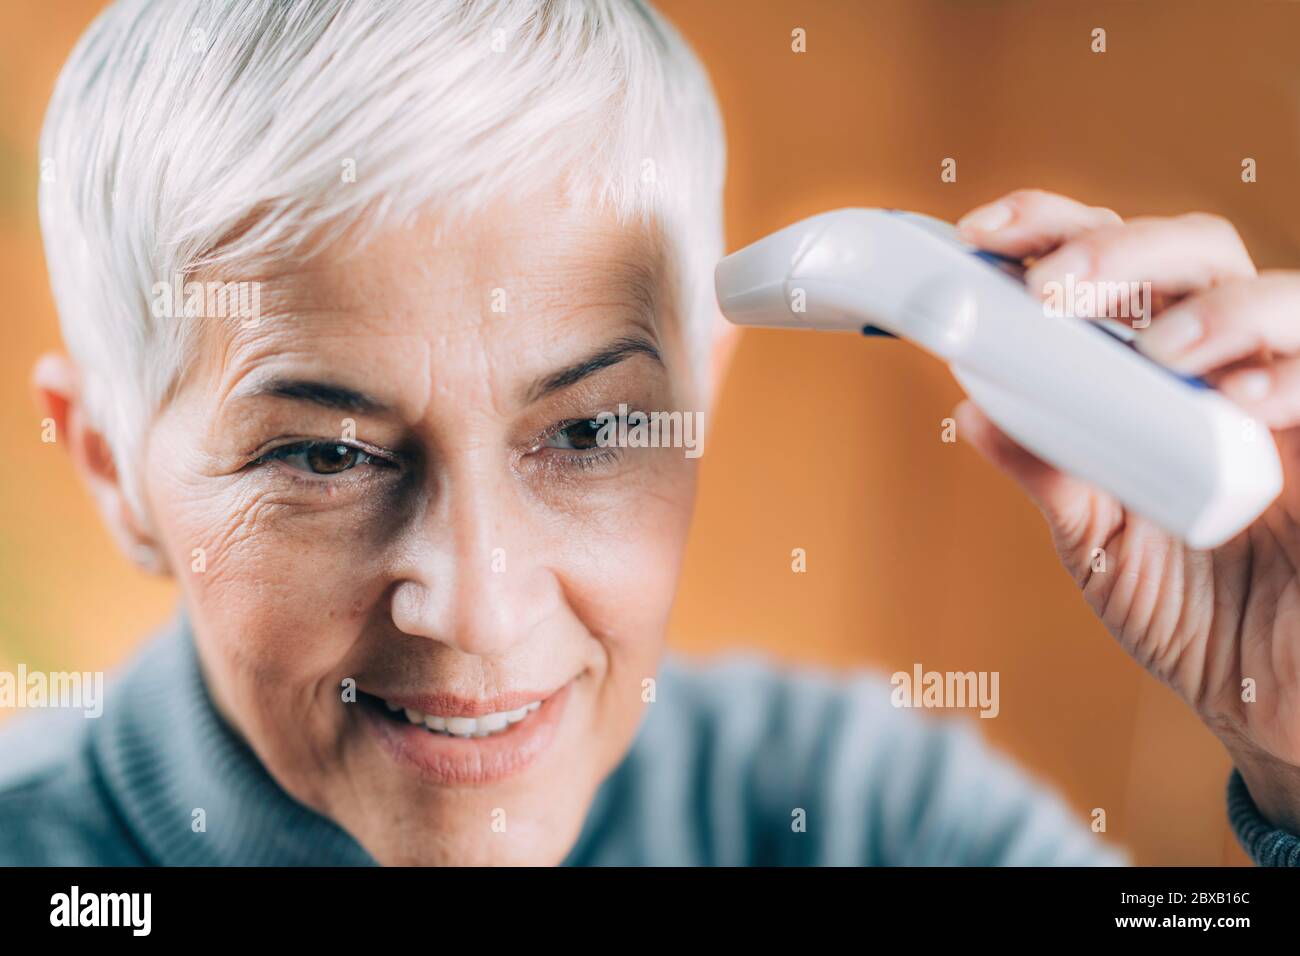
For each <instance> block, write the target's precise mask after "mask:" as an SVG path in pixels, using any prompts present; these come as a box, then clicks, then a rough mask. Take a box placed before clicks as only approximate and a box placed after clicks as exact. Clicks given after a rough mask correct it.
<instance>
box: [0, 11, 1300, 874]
mask: <svg viewBox="0 0 1300 956" xmlns="http://www.w3.org/2000/svg"><path fill="white" fill-rule="evenodd" d="M102 6H103V4H102V2H100V0H7V2H5V3H4V4H3V5H0V288H3V289H4V290H5V292H6V294H7V295H8V296H9V305H8V307H7V311H8V315H9V324H8V328H9V332H8V333H7V334H6V336H5V339H6V342H5V345H6V347H5V348H4V349H3V350H2V351H0V373H2V374H0V389H3V392H2V393H0V439H2V440H3V443H4V447H5V448H6V449H7V450H9V451H11V452H13V453H14V455H16V456H17V457H16V458H11V459H10V460H9V466H8V467H6V468H4V469H2V470H0V500H2V501H3V503H4V504H3V509H4V510H3V514H2V515H0V517H2V518H3V520H2V521H0V535H3V537H2V538H0V668H12V667H16V665H17V663H18V662H19V661H22V662H25V663H26V664H27V665H28V666H29V667H31V668H42V667H44V668H49V669H78V670H83V669H107V668H110V667H112V666H113V665H114V664H116V663H118V662H119V661H121V660H123V659H124V658H125V657H126V656H127V655H128V654H129V652H130V651H131V650H132V648H134V647H135V646H136V645H137V644H138V643H139V641H140V640H141V639H142V638H143V637H144V636H145V635H147V634H148V633H149V632H150V631H151V630H152V629H153V628H155V627H156V626H157V625H158V624H159V623H160V622H162V621H163V620H164V619H165V618H166V617H167V616H168V614H169V613H170V612H171V610H172V608H173V604H174V601H175V600H176V593H175V590H174V588H173V587H172V586H171V585H170V584H168V583H167V582H163V581H158V580H155V579H151V578H148V577H146V576H144V575H143V574H142V573H140V572H138V571H135V570H134V569H133V568H132V567H131V566H130V565H129V564H128V562H127V561H126V560H125V559H124V558H122V557H120V556H119V555H118V554H117V553H116V551H115V549H114V547H113V545H112V543H111V541H110V540H109V538H108V535H107V533H106V532H105V531H104V530H103V528H102V527H101V524H100V522H99V520H98V518H97V516H96V515H95V513H94V511H93V508H92V505H91V503H90V501H89V499H88V498H87V496H86V495H85V493H84V492H83V491H82V490H81V489H80V487H79V486H78V485H77V484H76V481H75V478H74V476H73V473H72V469H71V467H70V465H69V463H68V462H67V460H66V456H65V455H64V454H63V452H62V450H61V449H60V448H59V447H58V446H57V445H47V444H43V443H42V442H41V441H40V418H41V416H40V414H39V413H38V412H37V410H36V408H35V406H34V405H33V403H32V401H31V397H30V394H29V391H28V385H27V383H28V374H29V370H30V368H31V365H32V362H33V360H34V359H35V357H36V356H37V355H38V354H39V353H40V352H41V351H42V350H46V349H50V348H57V347H58V346H59V340H58V333H57V327H56V321H55V316H54V310H53V305H52V302H51V297H50V293H49V287H48V282H47V278H46V274H45V267H44V262H43V256H42V252H41V246H40V237H39V231H38V225H37V218H36V187H37V180H38V176H39V163H38V156H37V150H36V141H37V136H38V132H39V129H40V123H41V119H42V116H43V114H44V110H45V105H46V103H47V101H48V98H49V95H50V91H51V89H52V87H53V83H54V79H55V76H56V75H57V72H58V70H59V68H60V66H61V65H62V62H63V60H64V58H65V57H66V56H67V54H68V53H69V52H70V50H71V48H72V46H73V44H74V43H75V41H76V39H77V37H78V36H79V34H80V33H81V31H82V30H84V29H85V27H86V26H87V24H88V23H89V22H90V20H91V19H92V18H93V17H94V15H95V14H96V12H97V11H98V10H99V9H100V8H101V7H102ZM658 6H659V7H660V9H662V10H663V11H664V12H665V13H666V14H667V15H668V16H669V17H670V18H671V19H672V20H673V21H674V22H675V23H676V24H677V25H678V27H679V28H680V29H681V30H682V31H683V32H684V33H685V35H686V37H687V39H688V40H689V41H690V42H691V43H692V44H693V45H694V46H695V48H696V50H697V51H698V52H699V54H700V56H701V57H702V59H703V60H704V62H705V63H706V64H707V65H708V67H709V69H710V72H711V73H712V75H713V79H714V83H715V86H716V89H717V93H718V96H719V99H720V101H721V103H722V109H723V115H724V117H725V120H726V123H727V127H728V139H729V144H730V145H729V149H730V161H729V184H728V191H727V208H728V216H727V226H728V248H729V249H734V248H738V247H739V246H741V245H744V244H746V243H748V242H751V241H753V240H754V239H757V238H759V237H760V236H762V235H763V234H765V233H767V232H769V231H771V230H773V229H776V228H778V227H780V226H783V225H786V224H788V223H789V222H792V221H794V220H796V219H799V218H802V217H804V216H807V215H811V214H813V213H816V212H821V211H823V210H825V209H830V208H833V207H837V206H845V205H864V206H892V207H901V208H907V209H914V210H918V211H921V212H927V213H930V214H933V215H938V216H941V217H944V218H948V219H955V218H956V217H957V216H959V215H960V214H961V213H963V212H964V211H966V210H968V209H970V208H971V207H973V206H975V205H978V204H979V203H981V202H984V201H986V200H989V199H992V198H994V197H996V196H997V195H999V194H1001V193H1003V192H1006V191H1008V190H1011V189H1014V188H1017V187H1021V186H1037V187H1042V188H1047V189H1052V190H1056V191H1059V192H1064V193H1067V194H1070V195H1074V196H1077V197H1079V198H1081V199H1084V200H1086V201H1087V202H1089V203H1091V204H1099V205H1107V206H1111V207H1113V208H1115V209H1116V210H1118V211H1119V212H1120V213H1121V214H1123V215H1126V216H1128V215H1137V214H1172V213H1178V212H1183V211H1188V210H1191V209H1202V210H1208V211H1213V212H1218V213H1221V214H1223V215H1226V216H1228V217H1229V218H1230V219H1232V220H1233V221H1234V222H1235V223H1236V224H1237V226H1238V228H1239V229H1240V231H1241V233H1242V234H1243V236H1244V237H1245V239H1246V242H1247V244H1248V246H1249V247H1250V248H1251V250H1252V251H1253V253H1254V254H1255V256H1256V261H1257V262H1258V264H1259V265H1260V266H1261V268H1277V267H1288V268H1295V267H1296V266H1297V260H1298V259H1300V218H1297V217H1296V216H1295V215H1294V213H1295V211H1296V210H1297V208H1300V183H1298V182H1297V178H1296V174H1297V172H1298V171H1300V155H1298V153H1300V47H1297V45H1296V42H1295V40H1296V37H1297V36H1300V4H1297V3H1275V4H1263V3H1260V4H1256V3H1242V2H1234V3H1229V2H1227V0H1223V2H1218V3H1208V2H1185V0H1184V2H1149V3H1130V2H1124V3H1090V4H1087V5H1086V6H1085V5H1083V4H1044V3H1035V4H1031V3H1027V2H1017V3H993V2H990V3H959V2H937V0H908V2H888V3H877V2H863V3H849V2H844V0H802V2H779V0H763V2H752V0H710V2H700V0H660V2H659V3H658ZM1097 27H1101V28H1103V29H1105V30H1106V42H1107V50H1106V52H1105V53H1101V54H1096V53H1093V52H1091V49H1090V46H1091V42H1092V37H1091V33H1092V30H1093V29H1094V28H1097ZM795 28H802V29H803V30H804V31H806V37H807V52H805V53H795V52H792V50H791V31H792V30H794V29H795ZM947 157H951V158H954V159H956V161H957V172H958V176H957V181H956V182H955V183H942V182H940V178H939V172H940V163H941V162H942V161H943V159H944V158H947ZM1246 157H1252V158H1254V159H1255V160H1256V161H1257V163H1258V182H1255V183H1252V184H1245V183H1243V182H1242V181H1241V162H1242V160H1243V159H1244V158H1246ZM959 398H960V391H959V390H958V388H957V387H956V385H955V384H954V383H953V381H952V379H951V377H950V376H949V374H948V373H947V371H946V369H945V368H944V367H943V366H942V365H940V364H939V363H937V362H936V361H934V360H932V359H930V358H928V357H926V356H925V355H923V354H921V353H920V352H919V351H917V350H916V349H914V348H911V347H909V346H907V345H905V344H903V343H901V342H895V341H888V340H880V339H864V340H856V339H853V338H849V337H843V336H831V335H809V334H798V333H789V332H776V331H763V332H747V333H745V335H744V337H743V338H742V342H741V345H740V347H739V350H738V353H737V355H736V360H735V362H734V365H733V369H732V374H731V377H730V378H729V380H728V382H727V384H726V386H725V388H724V390H723V392H722V395H721V399H720V404H719V406H718V408H717V409H716V410H715V412H714V413H713V419H712V422H711V426H712V428H711V434H710V440H709V444H708V448H707V452H708V453H707V454H706V455H705V456H704V459H703V461H704V462H705V465H704V470H703V485H702V491H701V498H700V502H699V509H698V512H697V518H696V525H695V528H694V532H693V537H692V540H691V544H690V549H689V553H688V556H687V563H686V573H685V577H684V581H683V586H682V591H681V596H680V600H679V602H678V607H677V609H676V613H675V617H674V626H673V643H674V645H675V646H676V647H677V648H679V649H682V650H685V651H690V652H715V651H722V650H725V649H729V648H734V647H758V648H760V649H762V650H764V651H767V652H769V653H771V654H774V655H777V656H779V657H780V658H782V659H785V660H790V661H804V662H812V663H817V664H825V665H836V666H856V665H863V666H872V667H877V668H881V669H884V670H886V671H890V672H892V671H895V670H906V671H909V672H910V671H911V669H912V666H913V664H914V663H916V662H920V663H922V664H923V666H924V667H925V669H927V670H996V671H999V672H1000V674H1001V691H1002V693H1003V696H1002V698H1001V713H1000V715H999V716H998V718H997V719H995V720H978V721H977V722H978V723H979V724H980V729H981V730H983V731H985V732H986V733H987V734H988V735H989V737H990V738H991V739H993V740H994V741H995V742H996V743H997V744H998V745H1000V746H1001V747H1003V748H1004V749H1006V750H1008V751H1009V752H1011V753H1012V754H1014V755H1015V756H1017V757H1018V758H1019V759H1020V760H1021V761H1023V762H1024V763H1025V764H1026V765H1027V766H1028V767H1029V768H1030V769H1031V770H1032V771H1033V772H1034V773H1035V774H1036V775H1037V776H1039V777H1040V778H1042V779H1045V780H1047V781H1049V782H1051V783H1052V784H1054V785H1056V786H1057V787H1059V788H1061V789H1062V790H1063V791H1064V793H1065V794H1066V796H1067V797H1068V799H1069V800H1070V802H1071V803H1072V805H1073V806H1074V808H1075V809H1076V811H1077V814H1078V816H1079V818H1080V820H1082V821H1085V822H1086V821H1087V820H1088V819H1089V816H1088V814H1089V811H1090V810H1091V809H1092V808H1094V807H1101V808H1104V809H1105V810H1106V813H1107V822H1108V835H1109V836H1110V838H1111V839H1112V840H1114V841H1115V842H1117V843H1119V844H1121V845H1123V846H1125V847H1126V848H1128V849H1129V850H1130V852H1131V853H1132V855H1133V857H1134V859H1135V861H1136V862H1139V863H1150V864H1219V863H1231V864H1240V863H1243V862H1245V856H1244V854H1242V853H1241V851H1240V850H1239V849H1238V847H1237V846H1236V843H1235V841H1234V840H1233V838H1232V835H1231V832H1230V831H1229V829H1228V825H1227V822H1226V816H1225V810H1224V787H1225V783H1226V778H1227V773H1228V770H1229V763H1228V760H1227V757H1226V756H1225V755H1224V754H1223V753H1222V751H1221V748H1220V747H1219V745H1218V744H1217V742H1216V741H1215V740H1214V739H1213V738H1212V737H1211V736H1210V734H1209V732H1208V731H1206V730H1205V729H1204V728H1203V727H1202V726H1201V725H1200V723H1199V722H1198V721H1197V719H1196V718H1195V716H1194V715H1193V714H1192V713H1191V712H1190V711H1188V710H1187V709H1186V708H1185V707H1184V706H1183V705H1182V704H1181V703H1180V702H1179V701H1178V700H1176V699H1175V697H1174V696H1173V695H1172V693H1170V692H1169V691H1167V690H1166V689H1165V688H1163V687H1162V686H1161V685H1159V684H1158V683H1157V682H1156V681H1155V680H1154V679H1152V678H1150V677H1149V676H1147V675H1146V674H1145V672H1143V671H1142V670H1141V669H1140V668H1139V667H1138V666H1137V665H1136V664H1134V663H1132V662H1131V661H1130V660H1129V659H1128V658H1127V657H1125V655H1124V654H1123V653H1122V652H1121V651H1120V650H1119V649H1118V647H1117V646H1116V645H1115V644H1114V643H1113V642H1112V640H1111V638H1110V637H1109V635H1108V634H1107V633H1106V632H1105V631H1104V630H1103V628H1102V626H1101V625H1100V623H1098V622H1097V621H1096V620H1095V619H1094V618H1093V616H1092V615H1091V613H1090V612H1089V611H1088V609H1087V607H1086V606H1085V605H1084V603H1083V600H1082V598H1081V597H1080V595H1079V594H1078V592H1077V590H1076V588H1075V586H1074V584H1073V583H1072V581H1071V580H1070V578H1069V577H1068V576H1067V575H1066V573H1065V572H1064V571H1063V570H1061V568H1060V567H1059V565H1058V564H1057V562H1056V559H1055V555H1054V552H1053V550H1052V547H1051V544H1050V541H1049V539H1048V536H1047V532H1046V530H1045V528H1044V526H1043V525H1042V522H1041V520H1040V518H1039V516H1038V514H1037V512H1036V511H1035V510H1034V509H1033V507H1032V506H1031V505H1030V504H1029V503H1028V502H1027V501H1025V500H1023V499H1022V498H1021V497H1020V496H1019V495H1018V493H1017V492H1016V491H1015V489H1014V488H1013V487H1012V486H1011V484H1010V483H1009V482H1008V481H1007V480H1005V479H1003V478H1002V477H1001V476H999V475H998V474H996V473H995V472H994V471H993V470H992V469H991V468H990V467H989V466H987V465H986V464H984V463H983V462H982V461H981V460H980V459H979V458H978V457H977V456H976V455H975V453H974V452H973V451H972V450H970V449H969V448H968V447H966V446H964V445H962V444H961V443H960V442H959V443H957V444H955V445H954V444H945V443H943V442H942V441H941V440H940V428H941V421H942V419H943V418H945V417H946V416H948V415H949V414H950V412H951V410H952V409H953V407H954V406H955V405H956V403H957V401H958V400H959ZM796 547H799V548H804V549H805V550H806V552H807V556H808V558H807V561H808V570H807V573H804V574H794V573H791V567H790V562H791V550H792V549H793V548H796ZM2 716H3V715H2V714H0V717H2ZM965 719H972V720H975V719H976V718H975V717H974V716H973V712H968V714H967V716H966V718H965Z"/></svg>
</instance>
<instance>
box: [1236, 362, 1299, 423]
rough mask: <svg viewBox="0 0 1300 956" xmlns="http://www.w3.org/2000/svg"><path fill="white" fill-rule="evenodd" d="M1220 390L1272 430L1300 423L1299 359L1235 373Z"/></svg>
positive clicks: (1260, 365) (1263, 365) (1254, 367)
mask: <svg viewBox="0 0 1300 956" xmlns="http://www.w3.org/2000/svg"><path fill="white" fill-rule="evenodd" d="M1219 389H1220V390H1221V391H1222V392H1223V393H1224V394H1225V395H1227V396H1228V397H1229V398H1231V399H1232V400H1233V401H1234V402H1236V403H1237V404H1238V405H1239V406H1241V409H1242V410H1243V411H1244V412H1246V414H1248V415H1250V416H1252V417H1254V418H1256V419H1258V420H1259V421H1261V422H1263V423H1264V424H1265V425H1267V426H1268V427H1269V428H1275V429H1276V428H1291V427H1294V426H1295V425H1297V424H1300V359H1297V358H1288V359H1284V360H1283V361H1280V362H1273V363H1271V364H1268V365H1265V364H1262V363H1261V364H1258V365H1255V366H1252V367H1250V368H1245V369H1242V370H1240V371H1234V372H1232V373H1231V374H1230V375H1228V376H1226V377H1225V378H1224V379H1223V381H1222V382H1220V383H1219Z"/></svg>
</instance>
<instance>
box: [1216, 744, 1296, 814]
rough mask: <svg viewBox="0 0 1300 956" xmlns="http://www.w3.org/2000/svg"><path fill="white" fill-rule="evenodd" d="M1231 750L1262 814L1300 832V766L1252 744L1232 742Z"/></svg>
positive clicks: (1234, 761)
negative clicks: (1237, 744) (1243, 745)
mask: <svg viewBox="0 0 1300 956" xmlns="http://www.w3.org/2000/svg"><path fill="white" fill-rule="evenodd" d="M1228 752H1229V754H1231V755H1232V761H1233V763H1234V764H1235V765H1236V767H1237V772H1238V773H1240V774H1241V779H1242V780H1243V781H1244V782H1245V784H1246V789H1247V790H1249V791H1250V798H1251V800H1253V801H1254V803H1255V807H1256V809H1258V810H1259V813H1260V816H1262V817H1263V818H1264V819H1265V820H1267V821H1268V822H1269V823H1271V824H1272V825H1273V826H1275V827H1278V828H1280V829H1283V830H1286V831H1288V832H1290V833H1293V834H1296V835H1300V767H1297V766H1294V765H1293V764H1288V763H1284V762H1282V761H1281V760H1278V759H1277V758H1276V757H1273V756H1270V755H1269V754H1266V753H1263V752H1261V751H1259V750H1258V749H1255V748H1252V747H1242V746H1229V747H1228Z"/></svg>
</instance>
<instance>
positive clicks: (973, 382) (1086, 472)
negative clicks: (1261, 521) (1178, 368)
mask: <svg viewBox="0 0 1300 956" xmlns="http://www.w3.org/2000/svg"><path fill="white" fill-rule="evenodd" d="M715 280H716V284H717V294H718V302H719V305H720V306H721V308H722V312H723V314H724V315H725V316H726V317H727V318H728V319H730V320H731V321H732V322H734V323H736V324H738V325H750V326H769V327H777V328H795V329H831V330H851V331H854V332H867V333H869V334H880V333H881V332H884V333H888V334H892V335H896V336H899V337H900V338H904V339H907V340H909V341H911V342H915V343H916V344H917V345H920V346H921V347H922V348H924V349H925V350H927V351H928V352H931V353H933V354H934V355H937V356H938V357H939V358H941V359H943V360H944V361H946V362H947V363H948V365H949V367H950V368H951V369H952V372H953V375H954V376H955V377H956V379H957V381H958V382H959V383H960V384H961V386H962V387H963V388H964V389H965V390H966V392H967V393H968V394H969V395H970V397H971V399H972V400H973V401H974V402H975V404H976V405H978V406H979V407H980V408H981V409H982V410H983V411H984V413H985V414H986V415H988V417H989V418H990V419H992V420H993V421H994V422H995V423H996V424H997V425H998V426H999V427H1000V428H1001V429H1002V430H1003V431H1004V432H1006V433H1007V434H1008V435H1009V436H1010V437H1011V438H1013V439H1015V440H1016V441H1017V442H1019V443H1020V444H1021V445H1023V446H1024V447H1025V448H1027V449H1029V450H1030V451H1032V452H1033V453H1034V454H1036V455H1038V456H1039V457H1040V458H1042V459H1044V460H1045V461H1048V462H1050V463H1051V464H1053V465H1055V466H1056V467H1057V468H1060V469H1061V470H1062V471H1065V472H1067V473H1069V474H1072V475H1075V476H1076V477H1079V478H1082V479H1084V480H1085V481H1088V482H1090V483H1091V484H1094V485H1096V486H1097V487H1099V488H1101V489H1103V490H1105V491H1107V492H1109V493H1110V494H1112V495H1114V496H1115V497H1116V498H1117V499H1119V501H1120V502H1122V503H1123V504H1124V506H1125V507H1127V508H1131V509H1132V510H1133V511H1135V512H1137V513H1138V514H1140V515H1143V516H1145V517H1147V518H1149V519H1151V520H1152V521H1154V522H1155V523H1157V524H1158V525H1160V526H1161V527H1162V528H1164V529H1165V530H1166V531H1168V532H1170V533H1171V534H1174V535H1176V536H1178V537H1180V538H1182V539H1183V540H1184V541H1186V542H1187V543H1188V544H1189V545H1191V546H1192V547H1194V548H1211V547H1215V546H1217V545H1219V544H1222V543H1223V542H1225V541H1227V540H1228V539H1229V538H1231V537H1232V536H1233V535H1235V534H1237V533H1238V532H1239V531H1241V530H1242V529H1243V528H1245V527H1246V526H1247V525H1248V524H1250V523H1251V522H1252V521H1253V520H1254V519H1255V518H1256V517H1258V516H1259V514H1260V512H1262V511H1263V510H1264V509H1265V508H1266V507H1267V506H1268V504H1269V503H1270V502H1271V501H1272V500H1273V499H1274V498H1276V497H1277V495H1278V493H1279V492H1280V491H1281V489H1282V467H1281V463H1280V461H1279V460H1278V454H1277V448H1276V446H1275V445H1274V444H1273V438H1272V435H1271V434H1270V433H1269V430H1268V428H1267V427H1266V426H1264V425H1263V424H1261V423H1259V422H1256V421H1255V420H1254V419H1252V418H1250V417H1249V416H1248V415H1246V414H1245V413H1244V412H1242V411H1241V410H1240V409H1238V408H1237V407H1236V406H1235V405H1233V404H1232V403H1231V402H1229V401H1228V400H1227V399H1226V398H1224V397H1223V396H1222V395H1220V394H1219V393H1218V392H1217V391H1215V390H1214V389H1213V388H1210V387H1209V386H1208V385H1207V384H1206V383H1205V382H1203V381H1201V380H1200V379H1196V378H1190V377H1186V376H1181V375H1178V374H1177V373H1175V372H1173V371H1171V370H1170V369H1168V368H1166V367H1164V366H1162V365H1159V364H1157V363H1155V362H1154V361H1152V360H1151V359H1149V358H1148V357H1146V356H1145V355H1143V354H1142V353H1140V352H1138V351H1137V350H1136V349H1135V348H1134V347H1133V346H1132V345H1130V344H1129V343H1128V342H1126V341H1125V340H1124V339H1123V338H1122V337H1121V336H1120V335H1118V334H1116V332H1115V331H1114V330H1112V329H1108V328H1107V327H1106V326H1105V325H1103V324H1101V323H1098V322H1096V321H1091V320H1088V319H1082V318H1076V317H1074V316H1073V315H1071V314H1069V313H1068V311H1066V312H1063V313H1060V314H1057V313H1053V312H1051V311H1050V310H1048V309H1046V308H1045V307H1044V303H1043V301H1041V300H1040V299H1038V298H1037V297H1036V296H1034V295H1032V294H1030V292H1029V291H1028V289H1026V287H1025V286H1024V283H1023V282H1022V281H1021V280H1020V278H1019V276H1018V269H1017V268H1016V266H1015V264H1014V263H1009V262H1007V261H1006V260H1000V259H999V258H998V257H996V256H992V255H990V254H988V253H985V252H980V251H979V250H976V249H975V248H974V247H972V246H970V245H968V244H967V243H965V242H963V241H961V240H960V239H958V238H957V233H956V230H955V229H954V228H953V227H952V226H951V225H949V224H948V223H945V222H942V221H940V220H938V219H932V218H930V217H928V216H922V215H918V214H916V213H907V212H899V211H895V210H886V209H837V210H834V211H832V212H827V213H822V214H821V215H819V216H813V217H811V218H809V219H805V220H803V221H802V222H798V223H795V224H794V225H792V226H788V227H786V228H785V229H782V230H780V231H779V232H776V233H773V234H772V235H770V236H768V237H766V238H764V239H760V240H759V241H758V242H756V243H754V244H753V245H750V246H747V247H745V248H744V249H741V250H740V251H739V252H735V253H733V254H731V255H729V256H727V257H726V258H725V259H723V260H722V261H721V262H719V263H718V266H717V270H716V273H715ZM1126 331H1127V330H1126Z"/></svg>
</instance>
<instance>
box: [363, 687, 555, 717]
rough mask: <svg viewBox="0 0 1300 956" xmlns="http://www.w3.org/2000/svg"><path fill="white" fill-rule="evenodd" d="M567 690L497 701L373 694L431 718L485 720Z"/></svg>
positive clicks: (510, 696) (517, 693) (518, 693)
mask: <svg viewBox="0 0 1300 956" xmlns="http://www.w3.org/2000/svg"><path fill="white" fill-rule="evenodd" d="M563 686H564V685H560V687H557V688H555V690H539V691H529V690H522V691H512V692H511V693H509V694H498V695H497V696H496V697H488V698H484V699H475V698H473V697H461V696H459V695H457V694H377V693H372V696H374V697H378V698H380V699H381V700H385V701H387V702H388V703H390V704H396V705H397V706H398V707H404V708H408V709H410V710H418V711H419V712H420V713H422V714H431V715H433V716H435V717H482V716H484V715H486V714H501V713H509V712H510V711H512V710H518V709H519V708H520V707H524V706H526V705H528V704H531V703H532V702H533V701H535V700H546V698H548V697H550V696H551V695H552V694H554V693H556V692H557V691H559V690H560V689H561V687H563Z"/></svg>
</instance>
